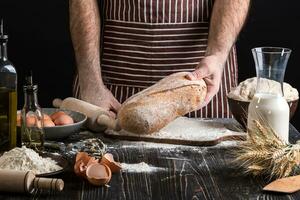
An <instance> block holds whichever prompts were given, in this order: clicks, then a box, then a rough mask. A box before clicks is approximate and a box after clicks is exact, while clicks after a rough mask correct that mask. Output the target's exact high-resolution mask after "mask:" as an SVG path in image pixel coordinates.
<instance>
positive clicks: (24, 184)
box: [0, 170, 64, 193]
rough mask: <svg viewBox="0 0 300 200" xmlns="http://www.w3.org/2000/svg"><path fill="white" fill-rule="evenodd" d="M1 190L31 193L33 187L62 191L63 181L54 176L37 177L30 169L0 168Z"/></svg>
mask: <svg viewBox="0 0 300 200" xmlns="http://www.w3.org/2000/svg"><path fill="white" fill-rule="evenodd" d="M0 182H1V184H0V191H1V192H24V193H32V192H33V191H34V190H35V189H47V190H56V191H62V190H63V188H64V181H63V180H62V179H56V178H39V177H36V176H35V174H34V173H33V172H32V171H27V172H22V171H15V170H0Z"/></svg>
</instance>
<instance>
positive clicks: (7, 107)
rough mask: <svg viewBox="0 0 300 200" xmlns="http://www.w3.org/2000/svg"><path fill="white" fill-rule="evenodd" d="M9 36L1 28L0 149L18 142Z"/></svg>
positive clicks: (5, 148)
mask: <svg viewBox="0 0 300 200" xmlns="http://www.w3.org/2000/svg"><path fill="white" fill-rule="evenodd" d="M7 41H8V36H7V35H4V32H3V20H1V28H0V149H1V150H9V149H12V148H14V147H15V146H16V144H17V129H16V123H17V72H16V69H15V67H14V66H13V64H12V63H11V62H10V61H9V60H8V57H7Z"/></svg>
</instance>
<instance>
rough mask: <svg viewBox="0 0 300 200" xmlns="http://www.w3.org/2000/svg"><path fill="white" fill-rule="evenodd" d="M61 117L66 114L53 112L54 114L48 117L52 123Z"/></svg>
mask: <svg viewBox="0 0 300 200" xmlns="http://www.w3.org/2000/svg"><path fill="white" fill-rule="evenodd" d="M61 115H66V113H65V112H63V111H57V112H55V113H52V114H51V115H50V117H51V119H52V120H53V121H55V120H56V118H58V117H60V116H61Z"/></svg>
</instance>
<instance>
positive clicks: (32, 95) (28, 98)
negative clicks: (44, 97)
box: [24, 91, 39, 110]
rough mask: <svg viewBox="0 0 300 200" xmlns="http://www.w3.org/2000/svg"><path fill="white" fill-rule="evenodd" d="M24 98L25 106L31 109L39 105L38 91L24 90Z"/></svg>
mask: <svg viewBox="0 0 300 200" xmlns="http://www.w3.org/2000/svg"><path fill="white" fill-rule="evenodd" d="M24 99H25V103H24V107H27V108H28V109H30V110H31V109H34V108H38V107H39V104H38V97H37V91H29V92H24Z"/></svg>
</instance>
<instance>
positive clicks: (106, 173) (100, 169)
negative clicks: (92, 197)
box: [86, 163, 111, 186]
mask: <svg viewBox="0 0 300 200" xmlns="http://www.w3.org/2000/svg"><path fill="white" fill-rule="evenodd" d="M86 177H87V179H88V181H89V182H90V183H91V184H93V185H96V186H100V185H105V184H107V183H108V182H109V181H110V179H111V170H110V168H109V167H108V166H107V165H105V164H100V163H92V164H91V165H89V166H88V167H87V169H86Z"/></svg>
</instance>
